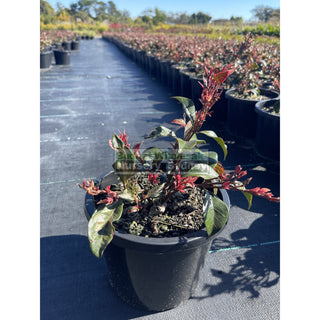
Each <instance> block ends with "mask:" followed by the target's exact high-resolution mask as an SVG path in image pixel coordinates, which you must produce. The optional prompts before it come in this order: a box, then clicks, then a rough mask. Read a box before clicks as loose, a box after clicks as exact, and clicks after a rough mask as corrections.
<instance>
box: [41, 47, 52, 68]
mask: <svg viewBox="0 0 320 320" xmlns="http://www.w3.org/2000/svg"><path fill="white" fill-rule="evenodd" d="M51 61H52V51H45V52H40V68H41V69H47V68H50V66H51Z"/></svg>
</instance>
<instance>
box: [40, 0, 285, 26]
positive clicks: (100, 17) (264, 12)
mask: <svg viewBox="0 0 320 320" xmlns="http://www.w3.org/2000/svg"><path fill="white" fill-rule="evenodd" d="M252 13H253V16H254V17H255V18H257V19H258V20H259V21H261V22H269V21H270V20H279V19H280V9H273V8H271V7H267V6H262V5H261V6H257V7H256V8H254V9H253V10H252ZM40 18H41V21H42V22H43V23H45V24H46V23H54V22H55V21H61V20H62V21H63V20H65V21H67V20H69V21H70V20H71V21H73V22H75V23H77V22H78V21H81V22H90V21H96V22H103V21H106V22H108V23H132V22H134V23H137V24H139V23H141V24H147V25H150V26H152V25H154V26H157V25H159V24H160V23H169V24H190V25H197V24H207V23H209V22H212V17H211V16H210V15H209V14H207V13H203V12H201V11H199V12H197V13H192V14H190V15H189V14H187V13H186V12H169V13H166V12H165V11H163V10H160V9H159V8H158V7H155V8H154V9H146V10H144V11H143V12H142V13H141V14H140V16H139V17H138V18H136V19H134V20H133V19H132V18H131V16H130V12H129V11H128V10H119V9H118V8H117V6H116V4H115V3H114V2H113V1H108V2H104V1H99V0H79V1H78V2H74V3H71V4H70V6H69V7H65V6H63V5H62V4H61V3H59V2H58V3H57V10H55V9H54V8H53V7H52V6H51V5H50V4H49V3H48V2H47V1H45V0H40ZM220 20H221V19H220ZM220 20H219V21H220ZM222 20H225V19H222ZM228 21H231V22H232V23H233V24H238V23H242V22H243V21H242V17H233V16H232V17H231V18H230V20H228Z"/></svg>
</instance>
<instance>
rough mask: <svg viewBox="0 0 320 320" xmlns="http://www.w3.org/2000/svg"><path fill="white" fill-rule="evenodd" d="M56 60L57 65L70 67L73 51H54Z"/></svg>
mask: <svg viewBox="0 0 320 320" xmlns="http://www.w3.org/2000/svg"><path fill="white" fill-rule="evenodd" d="M53 53H54V58H55V60H56V65H69V64H70V56H71V51H64V50H54V51H53Z"/></svg>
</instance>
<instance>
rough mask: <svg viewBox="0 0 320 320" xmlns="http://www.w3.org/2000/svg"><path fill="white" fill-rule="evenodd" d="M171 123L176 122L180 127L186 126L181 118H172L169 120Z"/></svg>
mask: <svg viewBox="0 0 320 320" xmlns="http://www.w3.org/2000/svg"><path fill="white" fill-rule="evenodd" d="M171 123H174V124H178V125H180V126H182V127H185V126H186V122H185V121H184V120H183V119H174V120H172V121H171Z"/></svg>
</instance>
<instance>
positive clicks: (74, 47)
mask: <svg viewBox="0 0 320 320" xmlns="http://www.w3.org/2000/svg"><path fill="white" fill-rule="evenodd" d="M79 46H80V42H79V41H72V42H71V50H79Z"/></svg>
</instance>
